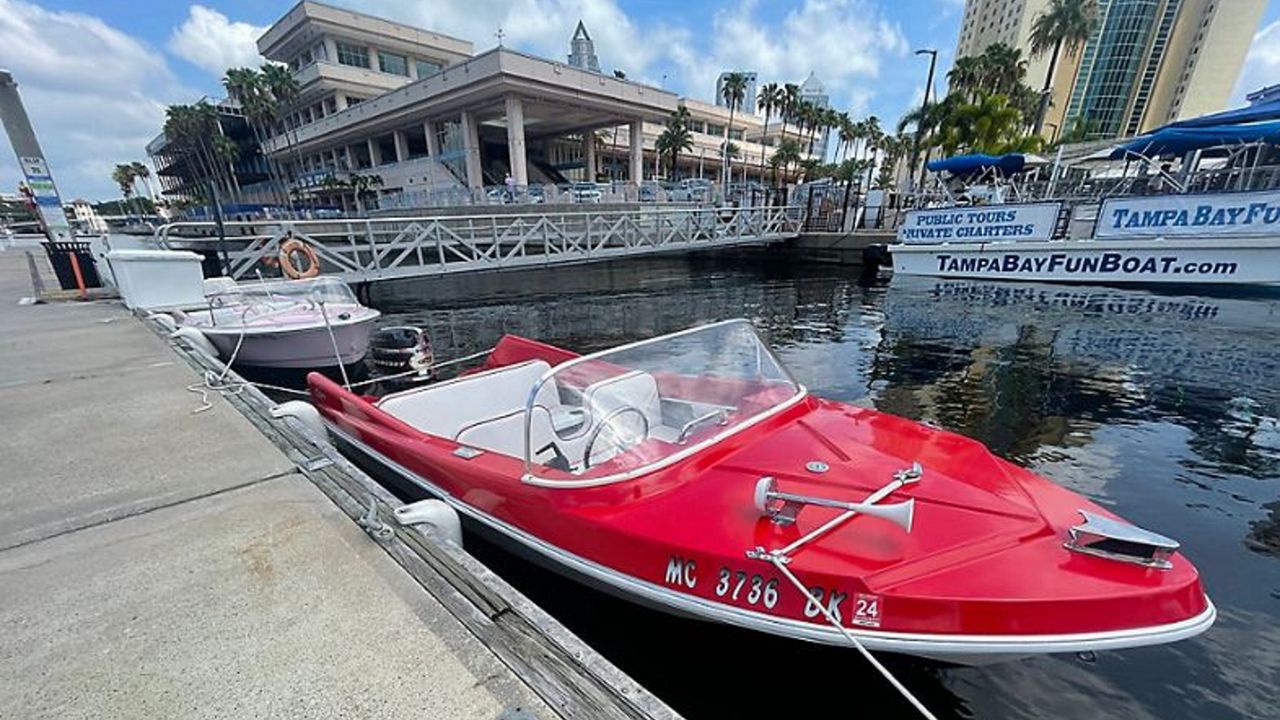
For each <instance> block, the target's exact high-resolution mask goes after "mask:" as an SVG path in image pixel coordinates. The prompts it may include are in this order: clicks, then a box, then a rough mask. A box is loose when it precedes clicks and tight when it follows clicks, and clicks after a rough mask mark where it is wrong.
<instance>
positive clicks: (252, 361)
mask: <svg viewBox="0 0 1280 720" xmlns="http://www.w3.org/2000/svg"><path fill="white" fill-rule="evenodd" d="M376 319H377V316H376V315H374V316H372V317H369V318H367V319H365V320H360V321H357V322H352V323H344V324H335V325H334V326H333V337H332V339H330V337H329V330H328V328H326V327H324V326H323V325H321V326H319V327H308V328H295V329H287V330H279V331H272V332H260V331H255V332H247V333H244V340H243V342H241V340H240V335H241V333H240V332H239V331H238V330H235V329H232V328H228V329H225V330H212V329H209V328H201V331H202V332H203V333H204V334H205V337H207V338H209V342H211V343H213V346H214V347H215V348H217V350H218V355H219V356H220V357H221V358H222V359H223V360H228V359H230V358H231V356H232V354H233V353H235V363H236V364H237V365H252V366H256V367H272V368H290V369H307V368H322V367H333V366H335V365H337V364H338V363H337V361H336V360H335V356H334V351H333V348H334V345H335V343H336V345H337V346H338V354H339V356H340V357H341V360H342V364H343V365H350V364H352V363H356V362H359V361H360V360H362V359H364V356H365V355H366V354H367V353H368V351H369V335H370V333H372V331H373V322H374V320H376ZM237 343H240V350H239V352H237V351H236V344H237Z"/></svg>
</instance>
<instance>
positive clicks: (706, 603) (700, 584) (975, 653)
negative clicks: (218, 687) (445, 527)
mask: <svg viewBox="0 0 1280 720" xmlns="http://www.w3.org/2000/svg"><path fill="white" fill-rule="evenodd" d="M308 384H309V389H310V393H311V397H312V401H313V403H314V404H315V406H316V408H317V409H318V410H319V413H320V415H321V417H322V418H323V420H324V422H325V425H326V427H327V428H328V430H329V431H330V434H331V437H333V438H334V440H335V442H336V444H337V445H338V446H339V447H340V448H341V449H343V450H344V451H345V452H348V453H349V454H351V455H352V456H353V457H354V458H355V459H356V461H357V462H361V463H368V464H369V465H368V466H369V467H371V468H372V469H373V471H375V472H376V473H377V474H379V475H380V476H384V477H394V478H396V484H397V485H399V486H401V487H402V488H403V489H405V490H406V491H407V492H409V493H410V494H411V495H412V496H413V497H415V498H422V499H424V498H428V497H434V498H439V499H441V500H443V501H444V502H446V503H448V504H449V505H450V506H452V508H454V509H455V510H456V511H457V513H458V514H459V515H460V517H461V519H462V520H463V522H464V525H465V526H467V527H469V528H471V529H472V530H476V531H480V532H482V533H484V534H485V535H487V536H490V537H492V538H496V539H497V540H498V541H500V542H502V543H504V544H505V545H507V546H508V547H509V548H511V549H513V550H515V551H516V552H518V553H519V554H521V555H523V556H526V557H529V558H532V559H534V560H536V561H538V562H540V563H544V564H545V565H547V566H548V567H551V568H553V569H555V570H558V571H559V572H561V573H564V574H565V575H567V576H569V577H572V578H575V579H577V580H580V581H582V582H584V583H586V584H588V585H590V586H593V587H597V588H600V589H603V590H605V591H607V592H610V593H613V594H616V595H618V596H620V597H623V598H626V599H629V600H632V601H634V602H637V603H641V604H644V605H646V606H650V607H653V608H657V609H660V610H664V611H667V612H670V613H673V614H676V615H680V616H686V617H694V618H700V619H703V620H708V621H712V622H717V623H723V624H727V625H732V626H738V627H741V628H746V629H750V630H756V631H761V632H766V633H772V634H776V635H781V636H785V637H789V638H795V639H800V640H806V641H814V642H819V643H828V644H834V645H841V644H849V645H853V644H859V643H860V644H861V646H863V647H864V648H866V649H870V650H881V651H891V652H897V653H905V654H909V655H916V656H921V657H925V658H931V659H936V660H941V661H946V662H952V663H958V664H987V663H993V662H999V661H1003V660H1008V659H1012V658H1016V657H1021V656H1028V655H1036V654H1043V653H1062V652H1089V651H1099V650H1111V649H1120V648H1129V647H1137V646H1144V645H1154V644H1159V643H1167V642H1173V641H1176V640H1181V639H1184V638H1189V637H1192V636H1195V635H1198V634H1199V633H1202V632H1204V631H1205V630H1206V629H1208V628H1209V626H1210V625H1211V624H1212V623H1213V621H1214V617H1215V610H1214V606H1213V604H1212V603H1211V602H1210V601H1209V599H1208V597H1206V595H1205V591H1204V589H1203V587H1202V586H1201V582H1200V578H1199V575H1198V573H1197V571H1196V569H1195V568H1194V567H1193V566H1192V565H1191V563H1190V562H1189V561H1188V560H1187V559H1186V558H1185V557H1183V556H1182V555H1181V554H1180V553H1179V552H1178V543H1177V542H1175V541H1173V540H1171V539H1169V538H1167V537H1163V536H1161V535H1158V534H1156V533H1154V532H1151V531H1148V530H1143V529H1141V528H1138V527H1136V526H1134V525H1132V524H1129V523H1127V522H1125V521H1124V520H1121V519H1119V518H1117V517H1116V516H1115V515H1114V514H1112V513H1111V512H1110V511H1108V510H1106V509H1105V508H1102V507H1100V506H1098V505H1096V504H1094V503H1092V502H1090V501H1089V500H1087V499H1085V498H1083V497H1081V496H1079V495H1077V494H1075V493H1073V492H1070V491H1068V490H1065V489H1063V488H1061V487H1059V486H1057V485H1055V484H1053V483H1052V482H1050V481H1048V480H1046V479H1044V478H1042V477H1040V476H1037V475H1035V474H1033V473H1031V472H1029V471H1028V470H1025V469H1023V468H1020V467H1018V466H1016V465H1013V464H1010V463H1008V462H1006V461H1004V460H1001V459H999V458H997V457H995V456H993V455H992V454H991V452H990V451H988V450H987V449H986V448H985V447H984V446H983V445H981V444H980V443H978V442H976V441H974V440H971V439H969V438H966V437H962V436H960V435H956V434H954V433H950V432H947V431H945V430H941V429H938V428H934V427H930V426H927V425H922V424H920V423H917V422H913V421H911V420H907V419H903V418H899V417H895V416H892V415H888V414H885V413H881V412H877V411H875V410H871V409H867V408H862V407H854V406H850V405H846V404H843V403H838V402H833V401H830V400H824V399H821V398H817V397H814V396H812V395H810V394H809V393H808V392H807V391H806V389H805V388H804V387H803V386H802V385H800V384H799V383H797V382H796V381H795V380H794V379H793V378H792V376H791V375H790V374H789V373H788V372H787V371H786V370H785V369H784V368H783V366H782V365H781V364H780V363H779V362H778V360H777V359H776V358H775V357H774V355H773V354H772V353H771V352H770V350H769V349H768V348H767V347H766V346H765V344H764V343H762V342H761V340H760V339H759V337H758V336H757V335H756V332H755V329H754V327H753V326H752V325H751V323H749V322H748V321H745V320H731V321H726V322H721V323H716V324H712V325H706V326H702V327H698V328H693V329H690V330H685V331H682V332H677V333H674V334H671V335H666V336H663V337H659V338H655V339H651V340H645V341H642V342H637V343H632V344H628V345H624V346H621V347H618V348H614V349H611V350H606V351H603V352H597V353H594V354H589V355H581V356H580V355H576V354H574V353H572V352H569V351H566V350H562V349H559V348H556V347H553V346H550V345H546V344H542V343H539V342H536V341H533V340H529V339H524V338H520V337H515V336H510V335H508V336H505V337H503V338H502V340H501V341H500V342H499V343H498V344H497V345H496V346H495V347H494V348H493V349H492V351H490V353H489V354H488V355H487V357H486V358H485V360H484V363H483V365H482V366H481V367H480V368H479V369H477V370H475V371H472V372H470V373H466V374H463V375H460V376H458V377H456V378H453V379H450V380H446V381H441V382H437V383H435V384H432V385H428V386H425V387H417V388H414V389H411V390H408V391H405V392H399V393H393V394H390V395H386V396H383V397H381V398H373V397H367V396H361V395H358V394H355V393H352V392H350V391H347V390H345V389H343V388H342V387H341V386H339V385H338V384H336V383H334V382H332V381H330V380H329V379H327V378H325V377H324V376H322V375H320V374H319V373H312V374H311V375H310V376H309V377H308Z"/></svg>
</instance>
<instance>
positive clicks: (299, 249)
mask: <svg viewBox="0 0 1280 720" xmlns="http://www.w3.org/2000/svg"><path fill="white" fill-rule="evenodd" d="M294 253H302V257H304V258H306V260H307V269H306V270H299V269H298V266H297V265H294V264H293V254H294ZM280 269H281V270H283V271H284V274H285V275H288V276H289V277H291V278H293V279H294V280H298V279H300V278H310V277H315V276H317V275H319V274H320V258H318V257H316V251H315V250H313V249H312V248H311V246H310V245H308V244H306V243H305V242H303V241H301V240H299V239H297V238H289V239H288V240H285V241H284V242H282V243H280Z"/></svg>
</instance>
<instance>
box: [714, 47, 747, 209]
mask: <svg viewBox="0 0 1280 720" xmlns="http://www.w3.org/2000/svg"><path fill="white" fill-rule="evenodd" d="M746 92H747V76H746V74H744V73H740V72H731V73H729V74H728V75H725V76H724V83H723V84H721V86H720V97H721V98H723V99H724V104H725V105H728V106H729V124H728V126H726V127H725V130H724V142H725V145H724V147H726V148H727V147H728V143H729V138H730V137H731V136H732V135H733V114H734V112H735V111H736V110H737V109H738V108H740V107H742V101H743V100H744V99H745V95H746ZM722 157H723V159H724V164H723V166H722V167H723V169H722V171H721V175H722V181H723V182H724V183H726V184H727V183H728V182H729V181H730V179H731V178H732V177H733V174H732V173H733V161H732V159H731V158H730V157H729V153H728V152H725V153H724V154H723V155H722Z"/></svg>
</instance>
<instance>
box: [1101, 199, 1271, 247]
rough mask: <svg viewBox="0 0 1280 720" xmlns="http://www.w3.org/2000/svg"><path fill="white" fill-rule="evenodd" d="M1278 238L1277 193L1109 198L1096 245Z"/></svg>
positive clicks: (1104, 206)
mask: <svg viewBox="0 0 1280 720" xmlns="http://www.w3.org/2000/svg"><path fill="white" fill-rule="evenodd" d="M1259 235H1272V236H1275V235H1280V191H1275V190H1272V191H1266V192H1247V193H1219V194H1216V195H1157V196H1153V197H1140V198H1110V199H1108V200H1106V201H1104V202H1103V203H1102V210H1101V211H1100V212H1099V213H1098V226H1097V229H1096V230H1095V231H1094V234H1093V236H1094V237H1095V238H1098V239H1100V240H1101V239H1119V238H1136V237H1142V238H1156V237H1166V238H1175V237H1248V236H1259Z"/></svg>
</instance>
